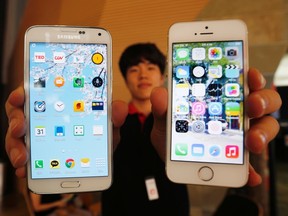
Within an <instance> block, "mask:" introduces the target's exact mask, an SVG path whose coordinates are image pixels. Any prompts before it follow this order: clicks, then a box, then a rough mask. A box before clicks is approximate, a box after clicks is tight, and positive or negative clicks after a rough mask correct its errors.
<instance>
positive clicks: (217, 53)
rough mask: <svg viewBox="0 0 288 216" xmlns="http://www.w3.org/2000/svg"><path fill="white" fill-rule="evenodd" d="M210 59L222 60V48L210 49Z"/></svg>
mask: <svg viewBox="0 0 288 216" xmlns="http://www.w3.org/2000/svg"><path fill="white" fill-rule="evenodd" d="M208 58H209V59H210V60H220V59H221V58H222V48H221V47H210V48H209V50H208Z"/></svg>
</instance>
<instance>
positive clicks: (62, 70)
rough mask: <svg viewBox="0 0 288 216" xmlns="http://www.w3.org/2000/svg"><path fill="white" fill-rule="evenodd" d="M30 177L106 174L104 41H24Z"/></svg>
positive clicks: (106, 132) (106, 118)
mask: <svg viewBox="0 0 288 216" xmlns="http://www.w3.org/2000/svg"><path fill="white" fill-rule="evenodd" d="M29 50H30V51H29V73H30V78H29V91H30V92H29V95H30V97H29V106H30V124H29V127H30V134H29V135H30V150H31V175H32V176H31V177H32V179H47V178H71V177H79V178H81V177H97V176H108V117H107V114H108V108H107V100H108V98H107V97H108V96H107V84H108V77H107V56H108V55H107V44H88V43H87V44H77V43H47V42H31V43H30V44H29Z"/></svg>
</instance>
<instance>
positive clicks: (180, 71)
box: [175, 65, 190, 79]
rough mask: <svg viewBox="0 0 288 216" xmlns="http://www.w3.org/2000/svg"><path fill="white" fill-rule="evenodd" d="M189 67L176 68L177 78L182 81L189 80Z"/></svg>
mask: <svg viewBox="0 0 288 216" xmlns="http://www.w3.org/2000/svg"><path fill="white" fill-rule="evenodd" d="M189 68H190V67H189V66H185V65H184V66H182V65H181V66H177V67H176V69H175V70H176V77H177V78H179V79H181V78H183V79H185V78H188V77H189Z"/></svg>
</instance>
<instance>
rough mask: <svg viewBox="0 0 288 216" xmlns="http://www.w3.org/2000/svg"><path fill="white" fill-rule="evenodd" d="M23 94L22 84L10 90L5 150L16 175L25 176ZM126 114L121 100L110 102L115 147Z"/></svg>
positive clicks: (7, 103)
mask: <svg viewBox="0 0 288 216" xmlns="http://www.w3.org/2000/svg"><path fill="white" fill-rule="evenodd" d="M24 101H25V94H24V89H23V85H21V86H19V87H18V88H17V89H15V90H14V91H12V92H11V94H10V95H9V97H8V99H7V101H6V104H5V108H6V114H7V117H8V122H9V127H8V130H7V133H6V141H5V143H6V152H7V154H8V156H9V159H10V161H11V163H12V165H13V167H14V168H15V169H16V172H15V173H16V176H18V177H22V178H23V177H25V176H26V168H25V166H26V163H27V160H28V158H29V155H28V152H27V149H26V146H25V143H24V136H25V133H26V129H27V128H26V120H25V116H24V111H23V107H24ZM127 114H128V105H127V104H126V103H125V102H122V101H114V102H113V103H112V123H113V146H114V149H115V148H116V146H117V144H118V143H119V141H120V127H121V126H122V124H123V123H124V122H125V119H126V116H127Z"/></svg>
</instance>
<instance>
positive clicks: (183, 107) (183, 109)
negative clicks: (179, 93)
mask: <svg viewBox="0 0 288 216" xmlns="http://www.w3.org/2000/svg"><path fill="white" fill-rule="evenodd" d="M175 112H176V113H177V114H179V115H186V114H188V113H189V103H188V102H187V101H186V100H180V101H177V102H176V106H175Z"/></svg>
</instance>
